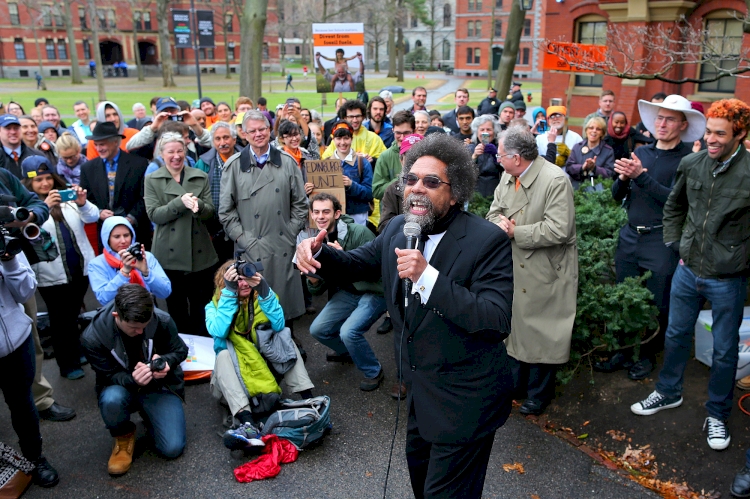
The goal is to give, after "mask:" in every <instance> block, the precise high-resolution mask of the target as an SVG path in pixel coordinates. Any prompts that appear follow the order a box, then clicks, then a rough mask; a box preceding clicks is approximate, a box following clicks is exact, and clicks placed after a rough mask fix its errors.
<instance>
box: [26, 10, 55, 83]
mask: <svg viewBox="0 0 750 499" xmlns="http://www.w3.org/2000/svg"><path fill="white" fill-rule="evenodd" d="M21 4H22V5H23V6H24V7H26V13H27V14H28V15H29V18H30V19H31V23H30V27H31V34H32V36H33V37H34V45H35V46H36V57H37V62H38V63H39V74H40V75H42V77H44V66H43V65H42V48H41V45H40V44H39V34H38V33H37V30H36V27H37V24H39V21H41V20H42V18H44V17H45V15H47V16H50V15H51V12H50V10H49V5H44V6H42V5H40V4H39V3H37V2H36V0H21ZM44 9H47V10H46V12H45V11H44ZM42 90H47V83H46V82H45V80H42Z"/></svg>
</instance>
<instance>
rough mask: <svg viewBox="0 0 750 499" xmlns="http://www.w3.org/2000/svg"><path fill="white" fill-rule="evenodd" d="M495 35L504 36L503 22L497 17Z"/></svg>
mask: <svg viewBox="0 0 750 499" xmlns="http://www.w3.org/2000/svg"><path fill="white" fill-rule="evenodd" d="M495 36H499V37H502V36H503V22H502V21H501V20H499V19H495Z"/></svg>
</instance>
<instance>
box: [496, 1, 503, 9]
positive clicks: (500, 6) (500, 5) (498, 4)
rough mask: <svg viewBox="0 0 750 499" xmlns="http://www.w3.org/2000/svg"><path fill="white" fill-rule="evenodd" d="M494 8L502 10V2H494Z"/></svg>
mask: <svg viewBox="0 0 750 499" xmlns="http://www.w3.org/2000/svg"><path fill="white" fill-rule="evenodd" d="M495 8H498V9H502V8H503V0H495Z"/></svg>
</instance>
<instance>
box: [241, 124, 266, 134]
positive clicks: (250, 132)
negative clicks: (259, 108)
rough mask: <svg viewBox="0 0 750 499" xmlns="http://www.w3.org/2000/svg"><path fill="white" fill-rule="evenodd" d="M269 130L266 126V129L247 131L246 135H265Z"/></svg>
mask: <svg viewBox="0 0 750 499" xmlns="http://www.w3.org/2000/svg"><path fill="white" fill-rule="evenodd" d="M267 130H268V127H267V126H264V127H261V128H258V129H257V130H245V133H246V134H248V135H254V134H256V133H258V132H260V133H264V132H266V131H267Z"/></svg>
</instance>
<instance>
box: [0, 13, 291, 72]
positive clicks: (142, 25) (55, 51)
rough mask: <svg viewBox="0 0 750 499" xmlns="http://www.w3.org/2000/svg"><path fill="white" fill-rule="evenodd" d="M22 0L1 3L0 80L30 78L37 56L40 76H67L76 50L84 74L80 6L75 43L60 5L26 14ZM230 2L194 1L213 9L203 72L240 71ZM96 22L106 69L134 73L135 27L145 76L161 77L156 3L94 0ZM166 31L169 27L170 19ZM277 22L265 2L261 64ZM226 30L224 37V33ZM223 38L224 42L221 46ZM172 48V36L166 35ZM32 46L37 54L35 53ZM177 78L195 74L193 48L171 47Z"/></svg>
mask: <svg viewBox="0 0 750 499" xmlns="http://www.w3.org/2000/svg"><path fill="white" fill-rule="evenodd" d="M26 3H27V2H22V1H18V0H0V78H17V77H32V78H33V77H34V73H35V72H36V71H38V68H39V58H40V57H41V60H42V66H43V68H44V76H68V75H69V74H70V55H69V54H70V51H71V50H76V52H77V54H78V62H79V65H80V67H81V71H83V74H87V72H88V64H89V60H91V59H93V57H94V54H93V50H92V43H93V40H92V32H91V24H90V23H91V19H90V16H89V15H88V12H87V9H86V8H85V7H84V6H83V5H82V4H81V3H77V4H73V6H72V7H71V17H72V23H73V36H74V40H73V41H72V42H71V40H68V37H67V34H66V30H65V26H64V23H63V18H62V11H61V10H58V9H62V4H61V3H60V4H52V3H41V2H40V3H33V4H32V5H35V6H38V7H39V10H31V11H29V10H28V9H27V8H26ZM169 6H170V8H172V9H185V10H189V9H190V2H189V0H188V1H184V0H183V1H181V0H177V1H174V2H172V3H170V5H169ZM231 6H232V4H231V3H226V2H221V3H218V2H208V0H206V1H205V2H201V1H200V0H196V5H195V8H196V9H197V10H213V11H214V35H215V36H214V39H215V45H216V46H215V47H214V48H204V49H200V50H199V56H200V68H201V72H202V73H224V72H226V64H225V63H226V57H228V58H229V62H230V72H237V71H238V70H239V60H240V55H239V54H240V23H239V19H238V18H237V16H236V15H234V13H233V11H232V10H231ZM97 17H98V22H99V45H100V47H101V51H102V63H103V65H104V66H105V69H106V68H107V66H110V65H111V64H113V63H115V62H119V61H125V62H127V63H128V65H129V66H130V70H131V71H135V52H134V50H135V46H136V44H135V43H134V33H133V27H134V24H135V25H137V31H138V44H137V45H138V51H139V53H140V57H141V61H142V63H143V65H144V69H145V70H146V72H147V74H154V75H155V74H161V68H160V66H159V62H160V56H159V52H160V46H159V33H158V31H157V29H158V26H157V23H158V19H157V10H156V3H155V2H152V1H144V2H139V1H138V0H136V1H135V2H134V4H133V3H131V1H129V0H109V1H107V2H101V3H99V2H97ZM32 23H33V24H35V25H36V34H37V39H38V44H37V41H35V39H34V34H33V30H32V28H31V26H32ZM169 24H170V26H169V27H170V32H171V29H172V26H171V24H172V23H171V20H170V23H169ZM277 25H278V23H277V18H276V0H269V2H268V21H267V23H266V34H265V37H264V44H263V45H264V50H263V60H264V63H266V62H267V63H268V64H278V62H279V38H278V33H277V32H276V33H274V30H277V29H278V28H277ZM224 27H226V36H225V33H224V29H225V28H224ZM225 39H226V42H225ZM170 43H171V45H173V44H174V37H170ZM37 46H38V47H39V52H41V54H38V53H37ZM171 50H172V57H173V61H174V63H175V73H176V74H195V55H194V51H193V50H192V49H175V48H174V47H171Z"/></svg>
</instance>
